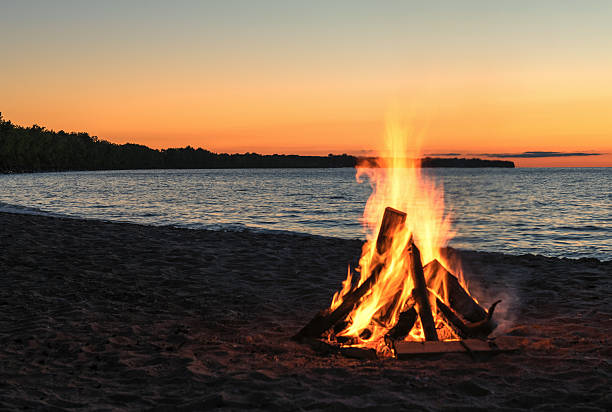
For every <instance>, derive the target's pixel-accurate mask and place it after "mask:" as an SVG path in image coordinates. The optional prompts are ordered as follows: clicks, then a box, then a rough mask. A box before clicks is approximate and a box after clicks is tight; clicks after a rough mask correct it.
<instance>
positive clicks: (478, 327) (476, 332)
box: [436, 298, 501, 339]
mask: <svg viewBox="0 0 612 412" xmlns="http://www.w3.org/2000/svg"><path fill="white" fill-rule="evenodd" d="M500 302H501V300H498V301H496V302H495V303H493V304H492V305H491V307H490V308H489V311H488V312H487V316H486V317H485V319H483V320H481V321H479V322H473V323H470V322H467V323H466V322H463V321H462V320H461V319H460V318H459V317H458V316H457V315H455V313H454V312H453V311H452V310H451V309H450V308H449V307H448V306H446V305H445V304H444V302H442V301H440V299H437V298H436V304H437V305H438V309H439V310H440V313H442V315H443V316H444V318H445V319H446V320H447V322H448V323H449V324H450V325H451V326H452V327H453V329H455V331H456V332H457V334H458V335H459V337H460V338H462V339H466V338H479V339H484V338H486V337H487V336H489V335H490V334H491V332H493V331H494V330H495V328H496V327H497V324H496V323H495V322H494V321H493V313H494V312H495V307H496V306H497V304H499V303H500Z"/></svg>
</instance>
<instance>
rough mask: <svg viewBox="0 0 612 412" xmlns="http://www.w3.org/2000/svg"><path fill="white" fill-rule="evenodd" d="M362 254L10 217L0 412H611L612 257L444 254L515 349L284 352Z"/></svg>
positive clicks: (344, 245) (0, 329) (353, 247)
mask: <svg viewBox="0 0 612 412" xmlns="http://www.w3.org/2000/svg"><path fill="white" fill-rule="evenodd" d="M360 247H361V242H359V241H347V240H339V239H332V238H322V237H311V236H300V235H290V234H282V235H272V234H261V233H249V232H244V233H236V232H209V231H201V230H184V229H174V228H166V227H161V228H156V227H146V226H139V225H133V224H117V223H103V222H95V221H83V220H76V219H60V218H51V217H41V216H27V215H14V214H7V213H0V279H1V282H2V284H1V286H2V287H1V288H0V409H23V408H34V409H45V410H49V409H54V408H61V409H94V410H104V409H106V410H108V409H126V410H142V409H145V410H146V409H153V410H177V409H179V410H205V409H212V408H220V409H226V410H239V409H250V408H252V409H261V410H375V411H380V410H393V411H396V410H403V409H416V410H492V409H499V410H516V409H525V408H533V409H534V410H555V411H556V410H570V409H577V410H612V394H610V387H611V386H612V385H611V383H612V379H611V378H612V365H611V355H612V348H611V345H610V341H611V339H610V334H611V332H612V307H611V303H610V296H611V292H612V263H611V262H610V261H608V262H599V261H597V260H595V259H583V260H569V259H554V258H545V257H540V256H532V255H525V256H507V255H502V254H496V253H478V252H456V251H452V250H451V251H449V253H458V254H460V256H461V258H462V259H463V262H464V264H465V271H466V274H467V276H468V279H469V280H470V283H471V287H472V289H473V291H474V292H475V294H476V296H479V297H480V300H481V302H482V303H483V304H485V305H486V304H488V303H490V302H492V301H493V300H495V299H496V298H498V297H501V298H503V299H504V302H503V303H502V305H500V309H502V310H500V315H501V316H503V319H502V318H499V319H500V321H502V322H501V324H502V326H501V328H502V329H503V330H502V332H505V333H509V334H511V335H514V336H518V337H519V338H517V339H519V340H520V341H521V345H522V346H521V350H520V351H519V352H517V353H511V354H500V355H497V356H494V357H491V358H488V359H484V358H483V359H471V358H470V357H468V356H467V355H460V354H457V355H447V356H443V357H436V358H431V359H412V360H407V361H397V360H370V361H365V360H353V359H347V358H344V357H342V356H339V355H329V356H322V355H320V354H317V353H315V352H313V351H312V349H310V348H308V347H304V346H301V345H299V344H296V343H294V342H292V341H290V340H289V339H288V337H289V336H291V335H292V334H293V333H294V332H296V331H297V330H298V329H299V328H300V327H301V326H302V325H303V324H304V323H305V322H307V321H308V320H309V319H310V318H311V316H312V315H313V314H314V313H315V312H316V311H317V310H319V309H321V308H323V307H326V306H327V305H328V304H329V300H330V298H331V295H332V293H333V291H334V290H336V288H337V287H338V286H339V285H340V282H341V281H342V280H343V278H344V276H345V274H346V266H347V264H348V263H351V264H352V265H354V264H355V263H356V262H355V261H356V260H357V258H358V256H359V253H360ZM496 315H497V313H496Z"/></svg>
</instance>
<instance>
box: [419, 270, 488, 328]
mask: <svg viewBox="0 0 612 412" xmlns="http://www.w3.org/2000/svg"><path fill="white" fill-rule="evenodd" d="M423 270H424V273H425V279H427V286H428V287H429V288H430V289H432V290H433V291H435V292H436V293H437V294H438V295H440V296H442V295H443V293H442V292H443V291H441V290H436V289H435V284H436V283H437V281H436V280H435V279H436V278H438V279H439V278H440V277H441V278H442V282H441V283H440V284H441V285H443V286H442V287H445V288H446V291H447V294H448V302H449V306H450V307H451V308H452V309H453V310H454V311H455V312H457V313H458V314H459V315H461V316H462V317H463V318H464V319H465V320H467V321H470V322H480V321H482V320H484V319H486V317H487V311H486V310H485V309H484V308H483V307H482V306H480V305H479V304H478V303H476V301H475V300H474V299H473V298H472V297H471V296H470V295H469V294H468V293H467V292H466V291H465V289H463V287H462V286H461V284H460V283H459V280H458V279H457V277H455V275H453V274H452V273H450V272H449V271H448V270H447V269H446V268H445V267H444V266H442V264H440V262H438V261H437V260H436V259H434V260H432V261H431V262H429V263H428V264H427V265H425V267H424V268H423Z"/></svg>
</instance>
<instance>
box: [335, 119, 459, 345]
mask: <svg viewBox="0 0 612 412" xmlns="http://www.w3.org/2000/svg"><path fill="white" fill-rule="evenodd" d="M410 137H411V136H409V134H408V133H407V130H406V129H405V128H403V127H402V126H400V125H399V123H397V122H391V123H389V124H388V126H387V130H386V139H385V143H386V147H385V149H384V150H383V151H382V153H380V155H379V157H377V158H376V159H375V160H369V161H366V162H363V163H362V164H360V165H358V166H357V174H356V178H357V181H358V182H363V179H364V178H367V180H368V181H369V182H370V185H371V186H372V194H371V196H370V198H369V199H368V201H367V203H366V206H365V210H364V214H363V224H364V226H365V229H366V234H367V242H366V243H365V244H364V246H363V250H362V255H361V258H360V260H359V269H358V272H360V279H359V282H358V285H357V286H359V285H361V284H362V283H363V282H365V281H366V279H368V277H369V276H371V275H372V272H373V270H374V267H375V266H376V265H377V263H378V262H380V261H381V260H382V261H384V262H386V263H385V265H384V266H383V268H382V270H381V272H380V274H379V275H378V276H379V277H378V281H377V282H375V283H374V285H373V286H372V288H371V289H370V291H369V293H368V294H367V295H365V296H364V297H363V298H362V300H361V301H360V303H359V304H358V305H357V306H356V307H355V308H354V309H353V311H352V312H351V313H350V315H349V317H348V319H349V324H348V326H346V328H345V329H344V330H343V331H341V332H340V333H339V334H337V335H338V336H346V337H351V338H353V339H352V342H353V343H354V342H357V343H356V344H357V345H358V346H369V347H376V346H377V345H379V343H380V341H381V340H382V339H383V338H384V336H385V334H386V333H387V332H388V331H389V329H390V328H391V327H393V325H395V323H397V320H398V318H399V314H400V313H401V312H402V310H403V309H404V307H405V306H406V304H407V302H408V300H409V299H411V294H412V289H413V288H414V284H413V280H412V275H411V270H412V269H411V266H410V259H409V256H408V254H407V253H406V252H405V251H406V247H407V246H408V244H409V242H410V241H411V239H413V241H414V243H415V244H416V245H418V247H419V249H420V251H421V256H422V263H423V265H425V264H427V263H428V262H430V261H432V260H433V259H438V261H439V262H440V263H441V264H442V265H444V266H446V267H449V266H448V264H449V263H451V262H447V260H446V258H445V257H444V256H443V255H442V253H441V248H442V247H444V246H446V244H447V243H448V241H449V240H450V239H451V237H452V236H453V231H452V229H451V223H450V216H449V215H448V214H447V213H445V210H444V196H443V191H442V187H441V185H440V184H438V183H436V182H435V181H434V180H433V179H432V178H430V177H429V176H427V175H426V174H424V173H423V169H421V168H420V164H419V162H420V160H418V159H419V158H420V152H419V150H418V147H417V145H416V144H415V143H414V140H413V141H411V140H409V138H410ZM386 207H392V208H394V209H397V210H401V211H402V212H405V213H406V221H405V224H404V225H403V226H400V227H398V228H396V230H395V232H394V233H393V234H392V236H391V239H392V240H391V244H390V246H389V248H388V249H387V250H386V252H384V256H378V255H377V250H376V239H377V236H378V231H379V230H380V229H379V228H380V226H381V222H382V217H383V214H384V210H385V208H386ZM379 267H380V266H379ZM458 275H459V278H460V280H461V279H462V276H461V273H458ZM351 281H352V275H351V272H350V268H349V273H348V276H347V278H346V280H345V281H344V282H343V284H342V290H341V291H340V292H337V293H336V294H334V297H333V301H332V305H331V309H332V310H333V309H335V308H336V307H338V306H339V305H340V304H341V303H342V299H343V297H344V296H345V295H346V294H347V293H348V292H349V291H350V289H351ZM462 283H464V282H462ZM431 288H432V289H433V291H432V292H438V295H446V293H444V292H445V291H444V287H443V285H441V284H439V285H435V286H432V287H431ZM431 296H435V295H434V294H431ZM438 297H439V298H440V299H441V300H442V301H447V299H446V296H438ZM430 303H431V306H432V310H433V314H434V319H435V321H436V323H437V324H439V325H440V324H441V322H442V320H441V319H440V318H439V317H438V316H436V302H435V298H433V300H432V301H431V302H430ZM366 329H367V331H368V333H364V331H365V330H366ZM447 335H448V336H446V335H444V336H440V338H441V339H448V338H453V335H452V332H449V333H448V334H447ZM407 339H412V340H423V339H424V335H423V331H422V328H421V326H420V321H419V320H417V322H416V323H415V327H414V328H413V329H412V331H411V333H410V335H409V337H408V338H407Z"/></svg>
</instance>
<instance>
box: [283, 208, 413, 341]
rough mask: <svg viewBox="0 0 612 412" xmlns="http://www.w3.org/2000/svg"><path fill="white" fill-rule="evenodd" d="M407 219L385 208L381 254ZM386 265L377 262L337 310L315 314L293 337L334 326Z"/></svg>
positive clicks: (317, 334) (314, 335)
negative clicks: (368, 274)
mask: <svg viewBox="0 0 612 412" xmlns="http://www.w3.org/2000/svg"><path fill="white" fill-rule="evenodd" d="M405 220H406V214H405V213H403V212H400V211H398V210H395V209H392V208H390V207H388V208H386V209H385V213H384V215H383V220H382V223H381V225H380V230H379V231H378V238H377V239H376V250H377V252H378V254H379V255H381V256H383V255H384V254H385V252H386V251H387V249H388V248H389V246H391V239H392V236H393V234H394V233H395V231H396V230H397V227H398V226H401V225H403V224H404V222H405ZM383 267H384V263H379V264H377V265H376V266H375V267H374V269H373V270H372V271H371V272H370V276H369V277H368V278H367V279H366V280H365V281H364V282H363V283H362V284H361V285H360V286H359V287H358V288H356V289H354V290H353V291H351V292H349V293H347V294H346V295H345V296H344V298H343V300H342V303H341V304H340V306H338V307H337V308H336V309H335V310H333V311H330V310H329V309H326V310H323V311H321V312H319V313H317V314H316V315H315V317H314V318H313V319H312V320H311V321H310V322H308V324H307V325H306V326H304V327H303V328H302V330H300V331H299V332H298V333H297V334H296V335H295V336H293V338H292V339H294V340H297V341H300V340H302V339H303V338H308V337H312V338H318V337H320V336H321V335H323V333H325V331H327V330H328V329H330V328H331V327H333V326H334V325H335V324H336V323H337V322H339V321H341V320H343V319H344V318H346V317H347V316H348V314H349V313H351V311H352V310H353V308H354V307H355V305H356V304H357V303H358V302H359V300H361V298H362V297H363V296H364V295H365V294H366V293H367V292H369V291H370V289H371V288H372V286H374V284H375V283H376V282H377V281H378V277H379V275H380V272H381V271H382V269H383Z"/></svg>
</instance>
